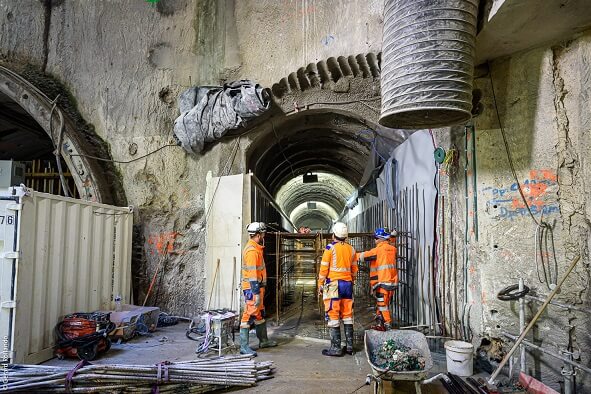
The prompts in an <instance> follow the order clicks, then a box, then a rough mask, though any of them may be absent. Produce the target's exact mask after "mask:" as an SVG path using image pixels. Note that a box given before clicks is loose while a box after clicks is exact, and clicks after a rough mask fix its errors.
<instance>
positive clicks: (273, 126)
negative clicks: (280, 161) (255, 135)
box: [270, 121, 296, 178]
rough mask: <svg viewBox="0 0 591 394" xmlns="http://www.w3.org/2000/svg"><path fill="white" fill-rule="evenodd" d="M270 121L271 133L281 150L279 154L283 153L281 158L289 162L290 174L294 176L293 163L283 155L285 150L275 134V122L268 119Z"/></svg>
mask: <svg viewBox="0 0 591 394" xmlns="http://www.w3.org/2000/svg"><path fill="white" fill-rule="evenodd" d="M270 122H271V128H272V129H273V134H274V135H275V140H276V141H277V145H279V149H280V150H281V154H282V155H283V158H284V159H285V161H286V162H287V164H289V168H290V170H291V175H293V177H294V178H295V176H296V175H295V172H294V171H293V165H292V164H291V162H290V161H289V159H288V158H287V156H286V155H285V151H284V150H283V145H281V141H280V140H279V136H278V135H277V131H275V124H274V123H273V121H270Z"/></svg>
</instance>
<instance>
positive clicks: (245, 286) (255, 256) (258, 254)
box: [242, 239, 267, 293]
mask: <svg viewBox="0 0 591 394" xmlns="http://www.w3.org/2000/svg"><path fill="white" fill-rule="evenodd" d="M263 249H265V247H264V246H263V245H259V244H258V243H256V242H254V241H253V240H252V239H249V240H248V243H247V244H246V247H245V248H244V251H243V252H242V290H249V289H250V288H251V287H250V282H251V281H252V282H258V283H259V286H260V287H264V286H265V285H266V283H267V268H266V267H265V261H264V260H263ZM257 293H258V291H257Z"/></svg>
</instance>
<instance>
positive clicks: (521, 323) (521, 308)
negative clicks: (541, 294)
mask: <svg viewBox="0 0 591 394" xmlns="http://www.w3.org/2000/svg"><path fill="white" fill-rule="evenodd" d="M523 286H524V285H523V278H519V291H523ZM524 329H525V300H524V299H523V297H521V298H519V332H523V330H524ZM519 351H520V353H521V357H520V360H521V361H520V363H521V364H520V368H519V370H520V371H521V372H523V373H525V365H526V362H525V346H523V345H521V346H520V348H519Z"/></svg>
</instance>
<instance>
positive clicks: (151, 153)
mask: <svg viewBox="0 0 591 394" xmlns="http://www.w3.org/2000/svg"><path fill="white" fill-rule="evenodd" d="M169 146H179V145H178V144H166V145H163V146H161V147H160V148H158V149H156V150H153V151H152V152H149V153H146V154H145V155H142V156H140V157H136V158H134V159H131V160H113V159H105V158H103V157H97V156H91V155H84V154H78V153H72V154H70V157H86V158H89V159H94V160H98V161H108V162H111V163H118V164H129V163H133V162H134V161H138V160H141V159H143V158H145V157H148V156H150V155H153V154H154V153H156V152H159V151H161V150H162V149H164V148H167V147H169Z"/></svg>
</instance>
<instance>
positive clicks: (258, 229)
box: [246, 222, 267, 235]
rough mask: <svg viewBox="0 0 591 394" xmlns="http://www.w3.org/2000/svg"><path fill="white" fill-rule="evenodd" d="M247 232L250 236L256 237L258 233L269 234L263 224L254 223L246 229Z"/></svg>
mask: <svg viewBox="0 0 591 394" xmlns="http://www.w3.org/2000/svg"><path fill="white" fill-rule="evenodd" d="M246 231H248V234H250V235H255V234H256V233H265V232H267V226H265V223H263V222H252V223H251V224H249V225H248V226H247V227H246Z"/></svg>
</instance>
